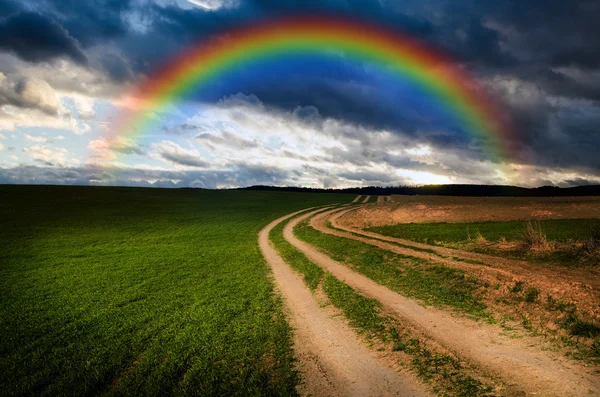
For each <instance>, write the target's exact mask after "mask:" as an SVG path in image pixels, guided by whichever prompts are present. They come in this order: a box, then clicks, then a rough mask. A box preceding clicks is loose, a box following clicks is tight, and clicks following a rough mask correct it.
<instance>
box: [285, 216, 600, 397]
mask: <svg viewBox="0 0 600 397" xmlns="http://www.w3.org/2000/svg"><path fill="white" fill-rule="evenodd" d="M316 212H318V211H312V212H309V213H307V214H304V215H301V216H299V217H297V218H295V219H293V220H292V221H291V222H289V223H288V224H287V225H286V227H285V228H284V238H285V239H286V240H287V241H288V242H289V243H290V244H292V245H293V246H295V247H296V248H297V249H298V250H300V251H301V252H302V253H303V254H304V255H305V256H306V257H307V258H308V259H309V260H311V261H312V262H314V263H315V264H317V265H319V266H321V267H322V268H323V269H325V270H327V271H329V272H331V273H332V274H333V275H334V276H335V277H337V278H338V279H340V280H341V281H343V282H345V283H346V284H348V285H350V286H351V287H352V288H354V289H356V290H358V291H360V292H361V293H363V294H364V295H365V296H368V297H370V298H375V299H377V300H379V301H380V302H381V304H382V305H383V307H384V308H385V309H386V310H387V311H388V312H390V313H391V314H392V315H393V316H394V317H396V318H398V319H400V320H402V321H408V322H409V323H411V324H412V325H413V326H415V327H417V328H419V329H420V330H421V331H422V332H423V333H424V334H425V335H428V336H429V337H430V338H432V339H434V340H435V341H437V342H439V343H440V344H442V345H443V346H444V347H446V348H447V349H448V350H450V351H453V352H454V353H455V354H456V355H457V356H459V357H462V358H463V359H465V360H467V361H468V362H470V363H471V364H472V365H474V366H475V367H477V368H480V369H481V370H483V371H484V372H485V373H487V374H488V375H489V376H491V377H499V378H500V379H502V380H503V381H504V383H505V384H506V385H507V387H508V388H509V389H510V390H512V391H514V392H517V391H519V390H523V391H525V392H526V393H527V394H537V395H543V396H581V395H594V393H595V394H600V379H598V377H594V376H592V375H590V374H589V373H587V372H586V371H581V366H579V365H576V364H574V363H573V362H571V361H569V360H567V359H566V358H564V357H562V356H561V355H560V354H557V353H552V352H544V351H540V350H539V349H537V348H533V347H531V346H530V343H529V342H531V340H530V339H529V338H523V339H521V340H515V339H511V338H509V337H507V336H503V335H501V334H500V332H499V330H498V329H497V328H495V327H494V326H491V325H488V324H483V323H481V322H479V323H478V322H475V321H473V320H468V319H462V318H459V317H456V316H453V315H451V314H449V313H446V312H444V311H442V310H439V309H435V308H430V307H428V308H424V307H422V306H420V305H419V304H418V303H416V302H415V301H414V300H411V299H407V298H405V297H403V296H401V295H399V294H398V293H396V292H394V291H392V290H390V289H388V288H387V287H384V286H382V285H379V284H377V283H376V282H374V281H373V280H371V279H369V278H367V277H365V276H363V275H362V274H360V273H357V272H355V271H353V270H351V269H350V268H349V267H348V266H346V265H343V264H341V263H339V262H336V261H334V260H332V259H331V258H330V257H328V256H327V255H325V254H323V253H321V252H320V251H318V250H317V249H316V248H315V247H313V246H311V245H309V244H307V243H305V242H303V241H301V240H299V239H298V238H297V237H296V236H295V235H294V234H293V228H294V226H295V225H297V224H298V223H299V222H301V221H303V220H304V219H306V218H309V217H311V216H312V215H314V214H315V213H316Z"/></svg>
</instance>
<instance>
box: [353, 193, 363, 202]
mask: <svg viewBox="0 0 600 397" xmlns="http://www.w3.org/2000/svg"><path fill="white" fill-rule="evenodd" d="M361 197H362V196H361V195H360V194H359V195H358V196H356V197H354V200H352V202H353V203H356V202H358V200H360V198H361Z"/></svg>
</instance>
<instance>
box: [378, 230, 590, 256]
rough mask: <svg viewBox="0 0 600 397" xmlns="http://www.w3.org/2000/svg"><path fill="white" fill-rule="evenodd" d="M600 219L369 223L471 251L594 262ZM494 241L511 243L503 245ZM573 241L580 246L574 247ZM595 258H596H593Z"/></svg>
mask: <svg viewBox="0 0 600 397" xmlns="http://www.w3.org/2000/svg"><path fill="white" fill-rule="evenodd" d="M599 225H600V220H598V219H560V220H556V219H549V220H540V221H535V222H523V221H509V222H474V223H418V224H417V223H414V224H413V223H411V224H396V225H388V226H379V227H371V228H368V229H367V230H369V231H373V232H376V233H380V234H383V235H387V236H392V237H398V238H404V239H407V240H413V241H419V242H425V243H428V244H434V245H442V246H444V245H453V244H454V245H456V244H459V245H460V248H465V246H466V245H468V244H472V243H473V242H474V243H475V245H474V246H473V247H470V248H469V247H466V248H469V249H473V250H474V251H478V252H484V253H494V254H500V255H503V256H508V257H515V258H526V259H530V260H536V259H542V260H552V261H555V262H557V263H563V264H572V263H584V262H585V263H590V264H597V258H598V253H599V252H600V243H599V241H600V226H599ZM493 243H499V244H500V245H501V244H503V243H514V244H513V248H509V249H503V248H501V247H496V246H494V245H493ZM576 245H580V246H581V248H579V249H575V248H574V247H575V246H576ZM594 258H595V260H594Z"/></svg>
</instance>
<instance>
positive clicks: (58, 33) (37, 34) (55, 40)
mask: <svg viewBox="0 0 600 397" xmlns="http://www.w3.org/2000/svg"><path fill="white" fill-rule="evenodd" d="M0 49H4V50H5V51H10V52H13V53H14V54H16V55H17V56H19V57H20V58H22V59H24V60H26V61H29V62H39V61H46V60H51V59H53V58H57V57H68V58H70V59H72V60H73V61H75V62H77V63H80V64H85V63H86V62H87V58H86V56H85V54H84V53H83V51H82V50H81V49H80V47H79V43H78V42H77V41H76V40H75V39H74V38H73V37H71V36H70V35H69V32H67V31H66V30H65V29H64V28H63V27H62V26H61V25H60V24H59V23H57V22H56V21H55V20H53V19H52V18H49V17H47V16H44V15H41V14H38V13H36V12H21V13H18V14H13V15H10V16H9V17H7V18H6V19H5V20H3V21H1V22H0Z"/></svg>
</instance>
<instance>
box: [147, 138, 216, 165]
mask: <svg viewBox="0 0 600 397" xmlns="http://www.w3.org/2000/svg"><path fill="white" fill-rule="evenodd" d="M152 151H153V153H154V155H155V156H156V157H158V158H160V159H162V160H166V161H167V162H169V163H171V164H174V165H176V166H185V167H199V168H208V167H210V163H208V162H206V161H204V160H202V159H201V156H200V153H198V151H197V150H195V149H184V148H182V147H181V146H179V145H178V144H176V143H175V142H171V141H162V142H158V143H155V144H153V145H152Z"/></svg>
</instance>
